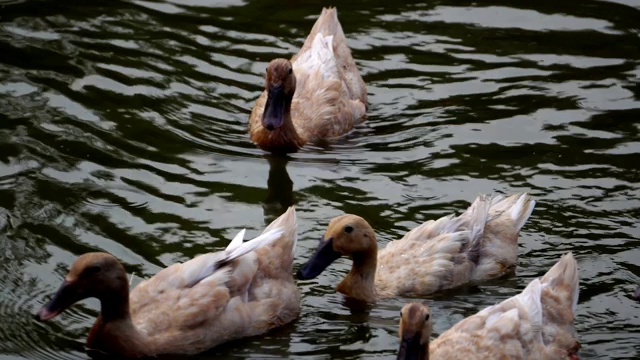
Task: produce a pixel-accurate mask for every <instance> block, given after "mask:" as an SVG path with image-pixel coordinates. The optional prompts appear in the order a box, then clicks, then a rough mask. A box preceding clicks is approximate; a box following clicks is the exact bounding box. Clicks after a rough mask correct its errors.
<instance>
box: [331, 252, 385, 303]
mask: <svg viewBox="0 0 640 360" xmlns="http://www.w3.org/2000/svg"><path fill="white" fill-rule="evenodd" d="M351 257H352V258H353V266H352V267H351V271H349V274H347V276H346V277H345V278H344V280H342V282H341V283H340V284H339V285H338V288H337V290H338V291H339V292H341V293H343V294H345V295H347V296H350V297H352V298H355V299H358V300H362V301H367V302H374V301H376V299H377V297H378V293H377V292H376V285H375V277H376V268H377V266H378V249H377V247H376V246H375V244H374V246H373V247H372V248H370V249H368V250H366V251H362V252H357V253H353V254H352V255H351Z"/></svg>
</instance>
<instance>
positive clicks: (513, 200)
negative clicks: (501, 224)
mask: <svg viewBox="0 0 640 360" xmlns="http://www.w3.org/2000/svg"><path fill="white" fill-rule="evenodd" d="M535 206H536V201H535V200H533V198H531V195H529V194H528V193H522V194H514V195H511V196H509V197H507V198H504V197H503V196H501V195H498V196H495V197H494V198H493V199H492V200H491V215H492V217H499V216H500V215H501V214H503V213H506V214H508V216H509V218H510V219H511V220H512V221H513V222H514V226H515V231H516V233H517V232H518V231H520V229H522V227H523V226H524V224H525V223H526V222H527V220H529V216H531V213H532V212H533V208H534V207H535Z"/></svg>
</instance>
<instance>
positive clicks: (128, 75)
mask: <svg viewBox="0 0 640 360" xmlns="http://www.w3.org/2000/svg"><path fill="white" fill-rule="evenodd" d="M345 3H346V2H345ZM527 3H528V4H529V5H526V4H527ZM330 4H336V3H335V2H334V3H325V2H317V1H267V0H262V1H252V2H246V1H239V0H226V1H218V2H216V1H206V0H186V1H181V0H172V1H166V2H162V1H155V0H149V1H142V0H139V1H101V0H95V1H79V0H75V1H64V0H60V1H53V0H27V1H6V0H2V1H0V289H1V290H0V319H1V320H0V359H2V360H4V359H79V358H80V359H85V358H87V356H86V354H85V352H84V348H83V345H84V341H85V338H86V335H87V333H88V328H89V327H90V325H91V324H92V323H93V320H94V318H95V315H96V314H97V310H98V303H97V301H95V300H90V301H85V302H82V303H80V304H78V305H76V306H74V307H73V308H71V309H70V310H69V311H67V312H66V313H65V314H63V315H62V316H60V317H59V318H57V319H56V320H54V321H51V322H48V323H45V324H41V323H36V322H34V321H33V320H32V314H33V313H34V312H35V311H36V310H37V309H38V308H39V307H40V306H41V305H42V304H43V303H44V302H45V301H46V300H47V299H49V296H50V294H51V293H52V292H53V291H55V289H56V288H57V287H58V285H59V283H60V281H61V280H62V278H63V276H64V274H65V273H66V271H67V269H68V266H69V265H70V263H71V262H72V261H73V260H74V259H75V257H76V256H78V255H80V254H82V253H84V252H87V251H95V250H100V251H108V252H111V253H113V254H114V255H116V256H117V257H118V258H119V259H121V260H122V262H123V263H124V264H125V266H126V268H127V271H128V272H130V273H133V272H135V273H136V274H137V275H138V276H143V277H148V276H151V275H153V274H154V273H155V272H157V271H158V270H159V269H160V268H161V267H164V266H166V265H169V264H171V263H173V262H176V261H184V260H186V259H189V258H191V257H193V256H195V255H197V254H200V253H203V252H206V251H211V250H218V249H220V248H222V247H224V246H226V244H227V243H228V241H229V239H231V237H232V236H233V235H234V234H235V233H236V232H237V231H238V230H239V229H241V228H243V227H246V228H247V229H248V232H249V234H248V236H254V235H255V234H257V232H258V231H260V230H261V229H262V228H263V227H264V226H265V224H266V223H268V222H269V221H271V220H272V219H274V218H275V217H276V216H278V215H279V214H281V213H282V212H283V211H284V209H285V208H286V206H288V205H291V204H295V205H296V206H297V209H298V217H299V234H300V242H299V247H298V256H297V259H298V260H297V263H298V264H299V263H301V262H303V261H304V260H305V259H306V258H307V257H308V256H309V255H310V252H311V251H312V249H313V248H314V247H315V246H316V242H317V239H319V238H320V236H321V235H322V232H323V229H324V227H325V226H326V224H327V222H328V221H329V219H330V218H332V217H333V216H336V215H339V214H341V213H342V212H353V213H357V214H360V215H362V216H364V217H366V218H367V219H368V220H369V221H370V222H371V223H372V224H373V225H374V226H375V227H376V229H377V232H378V235H379V239H380V241H381V242H382V243H383V244H384V243H386V242H388V241H389V240H391V239H394V238H397V237H400V236H401V235H402V234H404V232H406V231H407V230H408V229H410V228H412V227H413V226H416V225H417V224H419V223H420V222H422V221H424V220H427V219H432V218H436V217H439V216H442V215H446V214H448V213H450V212H454V211H457V212H459V211H462V210H464V209H465V207H466V206H467V205H468V203H469V202H470V201H472V200H473V199H474V198H475V196H476V195H477V194H478V193H512V192H516V191H529V192H531V193H532V195H533V196H534V197H535V198H536V200H537V201H538V205H537V207H536V209H535V211H534V213H533V215H532V217H531V218H530V220H529V222H528V223H527V225H526V226H525V227H524V229H523V231H522V235H521V238H520V246H519V256H520V261H519V268H518V272H517V275H516V276H515V277H512V278H510V279H506V280H501V281H496V282H493V283H491V284H486V285H484V286H482V287H480V288H479V289H475V290H468V291H461V292H457V293H455V294H449V295H446V296H438V297H435V298H431V299H432V300H431V301H430V305H431V306H432V308H433V312H434V318H435V332H436V335H437V334H439V333H441V332H443V331H444V330H446V329H448V328H449V327H450V326H451V325H453V324H454V323H456V322H457V321H459V320H461V319H462V318H463V317H465V316H468V315H471V314H473V313H475V312H477V311H479V310H480V309H482V308H484V307H486V306H488V305H492V304H494V303H496V302H498V301H501V300H503V299H505V298H507V297H509V296H512V295H514V294H516V293H518V292H520V291H521V290H522V289H523V288H524V286H525V285H526V284H527V283H528V282H529V281H530V280H531V279H532V278H534V277H535V276H538V275H541V274H543V273H544V272H545V271H546V270H547V269H548V268H549V267H550V266H551V265H552V264H553V263H555V262H556V261H557V259H558V258H559V256H560V255H561V254H563V253H565V252H566V251H569V250H571V251H574V253H575V254H576V256H577V258H578V261H579V264H580V271H581V288H580V302H579V306H578V314H577V319H576V324H577V329H578V331H579V333H580V340H581V342H582V344H583V350H582V352H581V356H582V358H584V359H613V358H615V359H632V358H638V357H639V356H640V334H639V333H640V303H638V302H634V301H633V300H632V299H631V294H632V292H633V290H634V289H635V287H636V284H637V283H638V282H640V249H639V247H640V224H639V222H638V219H639V218H640V190H639V189H640V187H639V185H640V156H639V154H640V136H639V133H640V1H632V0H626V1H625V0H617V1H581V2H563V1H536V2H522V1H496V0H494V1H484V2H482V3H476V2H465V1H457V2H454V1H435V2H434V1H431V2H429V4H428V5H425V4H422V3H417V4H409V3H402V2H398V1H396V2H389V1H359V2H355V1H354V2H349V5H340V4H339V3H338V6H339V7H338V9H339V17H340V19H341V21H342V24H343V27H344V29H345V32H346V33H347V37H348V38H349V44H350V46H351V47H352V49H353V54H354V57H355V58H356V59H357V63H358V66H359V68H360V70H361V72H362V74H363V77H364V79H365V81H366V82H367V84H368V91H369V100H370V111H369V121H368V122H367V124H366V125H365V126H362V127H360V128H358V129H357V130H356V131H354V132H353V133H352V134H350V135H349V136H347V137H346V138H344V139H341V140H339V141H337V142H335V143H333V144H331V145H330V146H329V147H327V148H314V147H308V148H305V149H304V151H302V152H300V153H297V154H295V155H293V156H292V157H290V158H287V159H283V158H273V157H270V156H267V155H265V153H263V152H262V151H260V150H257V149H256V148H255V147H254V146H253V145H252V144H251V143H250V142H249V139H248V135H247V133H246V127H247V121H248V115H249V112H250V109H251V107H252V105H253V102H254V101H255V99H256V98H257V96H258V94H259V92H260V90H261V87H262V72H263V70H264V68H265V66H266V63H267V62H268V61H269V60H270V59H271V58H273V57H278V56H283V57H289V56H291V55H292V54H294V53H295V52H297V50H298V48H299V46H300V45H301V44H302V41H303V40H304V38H305V37H306V34H307V32H308V31H309V30H310V28H311V26H312V24H313V22H314V20H315V18H316V16H317V15H318V14H319V13H320V10H321V8H322V6H323V5H325V6H326V5H330ZM522 6H530V7H527V8H523V7H522ZM296 266H297V265H296ZM348 266H349V263H348V262H347V261H346V260H342V261H339V262H338V263H336V264H335V265H334V266H333V267H332V268H330V269H329V270H328V271H327V272H325V273H324V274H323V275H321V276H320V277H319V278H318V279H316V280H314V281H308V282H301V283H300V287H301V289H302V291H303V294H304V298H303V304H302V314H301V317H300V319H299V320H298V321H297V322H295V323H293V324H291V325H290V326H286V327H284V328H282V329H279V330H277V331H274V332H272V333H270V334H268V335H267V336H264V337H260V338H254V339H248V340H243V341H238V342H235V343H233V344H230V345H227V346H223V347H221V348H219V349H216V350H214V351H212V352H211V353H209V354H205V355H202V356H200V357H198V358H200V359H214V358H264V357H271V358H296V359H372V358H378V359H393V358H394V354H395V351H396V349H397V345H398V342H397V338H396V329H397V321H398V311H399V309H400V307H401V306H402V304H404V303H405V302H406V301H407V300H408V299H393V300H387V301H383V302H381V303H379V304H378V305H377V306H375V307H374V308H373V309H372V310H371V311H370V312H366V313H351V312H350V311H349V310H348V308H346V307H345V306H344V304H343V299H342V297H341V296H340V295H337V294H336V293H335V291H334V289H333V288H334V285H335V284H336V283H337V282H338V281H339V279H340V278H341V277H342V276H343V275H344V274H345V272H346V271H347V269H348Z"/></svg>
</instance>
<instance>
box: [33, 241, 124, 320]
mask: <svg viewBox="0 0 640 360" xmlns="http://www.w3.org/2000/svg"><path fill="white" fill-rule="evenodd" d="M128 286H129V284H128V281H127V275H126V272H125V270H124V268H123V267H122V265H121V264H120V263H119V262H118V260H116V258H115V257H113V256H111V255H109V254H106V253H88V254H84V255H82V256H80V257H79V258H78V259H77V260H76V262H75V263H74V264H73V265H72V266H71V270H69V274H68V275H67V276H66V277H65V280H64V282H63V283H62V285H60V288H59V289H58V292H57V293H56V294H55V295H54V296H53V298H52V299H51V301H49V303H48V304H46V305H44V306H43V307H42V308H41V309H40V311H39V312H38V313H37V314H36V315H35V319H36V320H38V321H45V320H49V319H53V318H54V317H56V316H58V315H59V314H60V313H62V312H63V311H64V310H66V309H67V308H68V307H70V306H71V305H73V304H75V303H76V302H78V301H80V300H83V299H86V298H90V297H95V298H98V299H99V300H100V302H101V303H102V304H103V310H104V304H105V302H116V301H117V299H118V295H119V294H120V295H122V296H125V299H128V297H129V293H128V289H129V288H128ZM125 301H126V300H125Z"/></svg>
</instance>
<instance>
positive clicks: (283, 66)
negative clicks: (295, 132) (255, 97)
mask: <svg viewBox="0 0 640 360" xmlns="http://www.w3.org/2000/svg"><path fill="white" fill-rule="evenodd" d="M265 80H266V81H265V89H266V90H267V102H266V104H265V106H264V112H263V113H262V126H263V127H264V128H265V129H267V130H269V131H273V130H275V129H277V128H279V127H280V126H282V124H284V122H285V119H286V117H287V116H289V112H290V110H291V100H292V99H293V93H294V92H295V91H296V76H295V74H294V73H293V66H292V65H291V62H290V61H289V60H287V59H274V60H271V62H270V63H269V65H268V66H267V73H266V76H265Z"/></svg>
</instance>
